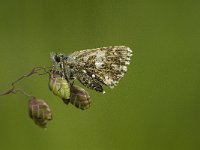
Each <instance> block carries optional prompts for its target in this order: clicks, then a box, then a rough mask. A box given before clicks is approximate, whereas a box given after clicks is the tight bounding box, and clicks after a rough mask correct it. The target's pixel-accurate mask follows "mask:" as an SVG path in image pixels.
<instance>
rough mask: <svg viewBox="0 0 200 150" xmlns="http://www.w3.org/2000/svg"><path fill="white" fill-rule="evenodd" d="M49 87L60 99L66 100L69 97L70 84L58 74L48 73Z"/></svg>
mask: <svg viewBox="0 0 200 150" xmlns="http://www.w3.org/2000/svg"><path fill="white" fill-rule="evenodd" d="M49 89H50V90H51V91H52V92H53V94H55V95H57V96H59V97H60V98H62V99H66V100H67V99H69V98H70V85H69V83H68V82H67V80H66V79H65V78H63V77H61V76H60V75H59V74H56V73H51V74H50V77H49Z"/></svg>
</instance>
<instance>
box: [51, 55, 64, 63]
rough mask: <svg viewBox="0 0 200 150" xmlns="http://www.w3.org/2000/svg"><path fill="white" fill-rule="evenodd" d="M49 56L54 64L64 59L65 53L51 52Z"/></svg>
mask: <svg viewBox="0 0 200 150" xmlns="http://www.w3.org/2000/svg"><path fill="white" fill-rule="evenodd" d="M50 58H51V60H52V62H53V63H55V64H56V63H60V62H61V61H63V60H64V59H65V55H64V54H62V53H55V52H51V53H50Z"/></svg>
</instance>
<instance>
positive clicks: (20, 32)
mask: <svg viewBox="0 0 200 150" xmlns="http://www.w3.org/2000/svg"><path fill="white" fill-rule="evenodd" d="M199 7H200V2H199V1H197V0H191V1H189V0H188V1H187V0H182V1H181V0H168V1H159V0H151V1H149V0H101V1H100V0H99V1H97V0H77V1H76V0H34V1H33V0H32V1H31V0H6V1H5V0H1V1H0V54H1V63H0V68H1V69H0V70H1V71H0V72H1V73H0V91H4V90H6V89H8V88H9V87H10V83H11V82H12V81H13V80H15V79H16V78H17V77H19V76H20V75H22V74H24V73H27V72H28V71H30V70H31V69H32V68H33V67H35V66H49V65H51V63H50V60H49V53H50V52H51V51H57V52H64V53H66V54H67V53H71V52H73V51H76V50H80V49H88V48H97V47H101V46H110V45H127V46H129V47H131V48H132V49H133V51H134V56H133V57H132V63H131V65H130V66H129V69H128V72H127V74H126V75H125V77H124V78H123V79H122V80H121V82H120V83H119V85H118V86H117V87H116V88H114V89H113V90H111V89H106V94H105V95H102V94H99V93H96V92H94V91H91V90H88V91H89V92H90V94H91V96H92V107H91V108H90V109H89V110H86V111H81V110H78V109H76V108H75V107H73V106H72V105H69V106H66V105H64V104H63V102H62V101H61V100H60V99H59V98H58V97H56V96H54V95H53V94H52V93H51V92H50V91H49V89H48V86H47V83H48V76H33V77H31V78H27V79H25V80H23V81H22V82H20V84H19V86H20V87H21V88H24V89H25V90H26V91H28V92H29V93H32V94H33V95H35V96H37V97H38V98H41V99H45V100H46V102H47V103H48V104H49V105H50V107H51V109H52V112H53V121H51V122H50V123H49V124H48V129H47V130H46V131H44V130H43V129H41V128H39V127H38V126H36V125H35V124H34V123H33V121H32V120H31V119H29V118H28V107H27V100H28V99H27V97H24V96H23V95H20V94H17V95H8V96H4V97H0V118H1V124H0V150H13V149H16V150H18V149H19V150H27V149H28V150H35V149H37V150H43V149H47V150H55V149H59V150H67V149H69V150H78V149H81V150H102V149H106V150H107V149H108V150H132V149H135V150H197V149H200V49H199V48H200V47H199V43H200V29H199V27H200V10H199Z"/></svg>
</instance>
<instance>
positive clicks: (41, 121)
mask: <svg viewBox="0 0 200 150" xmlns="http://www.w3.org/2000/svg"><path fill="white" fill-rule="evenodd" d="M29 116H30V118H31V119H33V121H34V122H35V124H37V125H38V126H40V127H42V128H46V127H47V123H48V121H50V120H52V114H51V110H50V108H49V106H48V105H47V103H45V102H44V101H43V100H40V99H37V98H36V97H31V98H30V100H29Z"/></svg>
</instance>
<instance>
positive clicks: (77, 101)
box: [70, 86, 91, 110]
mask: <svg viewBox="0 0 200 150" xmlns="http://www.w3.org/2000/svg"><path fill="white" fill-rule="evenodd" d="M70 94H71V95H70V103H71V104H72V105H74V106H76V107H77V108H80V109H82V110H85V109H88V108H89V107H90V103H91V100H90V95H89V94H88V92H87V91H85V90H84V89H83V88H81V87H79V86H71V91H70Z"/></svg>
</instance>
